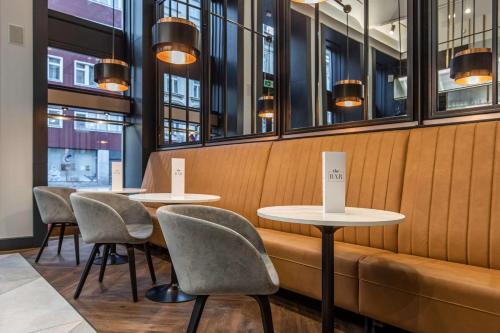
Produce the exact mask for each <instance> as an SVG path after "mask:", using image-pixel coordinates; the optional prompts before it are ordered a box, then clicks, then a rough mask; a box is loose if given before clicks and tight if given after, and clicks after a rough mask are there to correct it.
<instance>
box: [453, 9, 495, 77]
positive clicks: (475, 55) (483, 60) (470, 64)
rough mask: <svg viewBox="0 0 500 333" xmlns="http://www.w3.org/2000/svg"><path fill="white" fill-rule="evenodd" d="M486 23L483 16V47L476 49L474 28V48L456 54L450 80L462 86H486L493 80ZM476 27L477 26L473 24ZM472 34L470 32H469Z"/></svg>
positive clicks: (491, 57) (473, 10)
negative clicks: (486, 38)
mask: <svg viewBox="0 0 500 333" xmlns="http://www.w3.org/2000/svg"><path fill="white" fill-rule="evenodd" d="M463 7H464V2H463V0H462V24H461V26H462V28H461V30H462V31H461V32H460V33H461V34H460V45H462V42H463V33H464V31H463V25H464V15H463V13H464V11H463ZM475 10H476V8H475V3H474V6H473V9H472V13H473V14H472V15H476V11H475ZM485 22H486V16H485V15H483V47H481V48H475V47H474V42H475V34H476V31H475V30H476V29H475V26H474V27H473V32H472V48H470V49H466V50H463V51H460V52H458V53H457V54H455V56H454V57H453V59H452V60H451V66H450V78H452V79H453V80H455V83H457V84H460V85H470V84H485V83H490V82H491V81H492V80H493V64H492V61H493V53H492V51H491V48H487V47H485V46H486V40H485V37H486V36H485V29H486V28H485ZM473 25H475V24H473ZM469 34H470V32H469Z"/></svg>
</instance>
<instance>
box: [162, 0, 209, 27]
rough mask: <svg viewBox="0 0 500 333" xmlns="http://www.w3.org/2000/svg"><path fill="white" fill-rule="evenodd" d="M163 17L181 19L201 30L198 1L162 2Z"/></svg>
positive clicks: (172, 0)
mask: <svg viewBox="0 0 500 333" xmlns="http://www.w3.org/2000/svg"><path fill="white" fill-rule="evenodd" d="M163 17H182V18H184V19H187V20H189V21H191V22H193V23H194V24H195V25H196V27H197V28H198V29H200V28H201V2H200V0H180V1H177V0H165V1H164V2H163Z"/></svg>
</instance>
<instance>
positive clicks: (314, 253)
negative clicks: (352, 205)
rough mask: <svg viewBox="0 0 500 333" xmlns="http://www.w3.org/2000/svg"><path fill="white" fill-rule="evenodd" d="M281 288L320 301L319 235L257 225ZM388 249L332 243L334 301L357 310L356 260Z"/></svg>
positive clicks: (338, 304)
mask: <svg viewBox="0 0 500 333" xmlns="http://www.w3.org/2000/svg"><path fill="white" fill-rule="evenodd" d="M257 231H258V232H259V234H260V236H261V237H262V240H263V241H264V245H265V247H266V250H267V253H268V255H269V257H270V258H271V260H272V261H273V264H274V265H275V267H276V270H277V271H278V272H279V276H280V284H281V287H282V288H285V289H288V290H291V291H294V292H297V293H299V294H302V295H306V296H309V297H312V298H315V299H318V300H321V238H318V237H310V236H305V235H300V234H293V233H288V232H282V231H277V230H272V229H264V228H257ZM382 253H389V252H388V251H385V250H381V249H376V248H371V247H366V246H360V245H356V244H349V243H343V242H335V247H334V255H335V268H334V271H335V288H336V289H335V304H336V305H337V306H340V307H342V308H344V309H347V310H350V311H353V312H358V262H359V261H360V260H361V259H363V258H364V257H366V256H371V255H375V254H382Z"/></svg>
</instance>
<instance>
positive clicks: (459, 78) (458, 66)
mask: <svg viewBox="0 0 500 333" xmlns="http://www.w3.org/2000/svg"><path fill="white" fill-rule="evenodd" d="M492 61H493V53H492V51H491V49H490V48H472V49H467V50H464V51H461V52H458V53H457V54H456V55H455V57H454V58H453V59H452V60H451V66H450V77H451V78H452V79H453V80H455V83H457V84H461V85H469V84H483V83H490V82H491V81H492V80H493V70H492Z"/></svg>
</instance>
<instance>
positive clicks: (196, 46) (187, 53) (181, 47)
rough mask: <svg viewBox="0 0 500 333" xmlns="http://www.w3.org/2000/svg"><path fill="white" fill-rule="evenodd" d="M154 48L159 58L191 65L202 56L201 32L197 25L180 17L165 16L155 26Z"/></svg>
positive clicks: (164, 60) (170, 62)
mask: <svg viewBox="0 0 500 333" xmlns="http://www.w3.org/2000/svg"><path fill="white" fill-rule="evenodd" d="M153 49H154V51H155V53H156V58H158V60H160V61H163V62H166V63H169V64H175V65H189V64H192V63H194V62H196V61H197V60H198V58H199V57H200V32H199V30H198V29H197V28H196V25H195V24H194V23H193V22H191V21H188V20H186V19H183V18H180V17H164V18H161V19H159V20H158V22H156V24H155V25H154V26H153Z"/></svg>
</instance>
